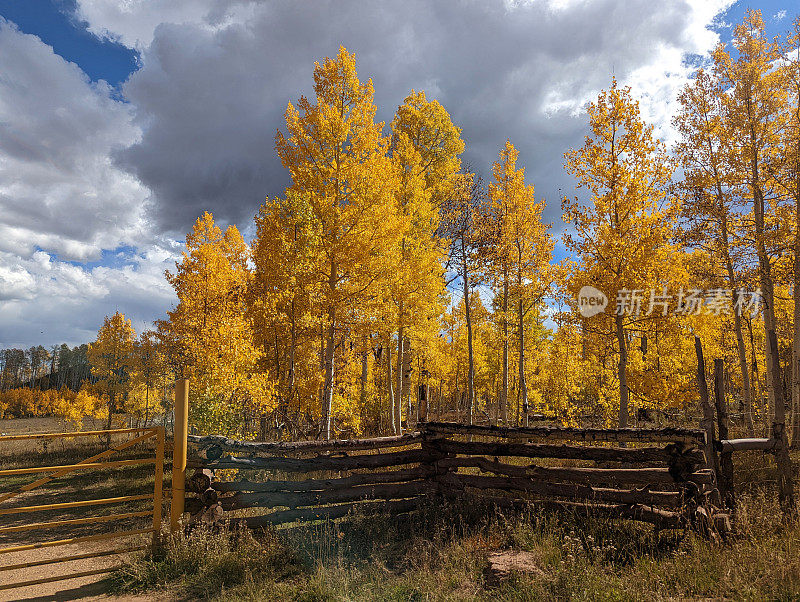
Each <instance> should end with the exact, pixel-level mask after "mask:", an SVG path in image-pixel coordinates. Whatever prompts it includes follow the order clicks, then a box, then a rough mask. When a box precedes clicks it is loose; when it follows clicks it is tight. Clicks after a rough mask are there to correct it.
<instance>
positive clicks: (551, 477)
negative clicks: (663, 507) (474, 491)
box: [436, 457, 711, 485]
mask: <svg viewBox="0 0 800 602" xmlns="http://www.w3.org/2000/svg"><path fill="white" fill-rule="evenodd" d="M436 466H437V467H440V468H469V467H474V468H479V469H481V470H483V471H484V472H493V473H496V474H501V475H504V476H508V477H520V478H526V479H533V480H537V481H551V482H553V481H558V482H567V483H586V484H592V485H604V484H612V483H614V484H616V483H630V484H635V485H651V484H655V483H670V484H674V483H675V479H674V477H673V475H672V474H671V473H670V471H669V469H667V468H562V467H550V466H513V465H511V464H504V463H502V462H497V461H491V460H488V459H486V458H480V457H471V458H442V459H441V460H438V461H437V462H436ZM688 480H691V481H692V482H695V483H703V484H705V483H710V482H711V476H710V474H709V473H708V472H702V471H698V472H695V473H692V474H691V475H688Z"/></svg>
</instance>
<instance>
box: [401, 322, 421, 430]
mask: <svg viewBox="0 0 800 602" xmlns="http://www.w3.org/2000/svg"><path fill="white" fill-rule="evenodd" d="M402 363H403V387H402V388H401V389H400V399H405V400H406V423H407V425H411V418H412V416H413V415H414V412H413V411H412V408H411V405H412V404H411V400H412V395H411V341H410V340H409V338H408V335H407V334H405V333H404V334H403V362H402ZM417 411H419V404H418V405H417ZM414 422H415V423H416V418H415V419H414ZM409 428H410V426H409Z"/></svg>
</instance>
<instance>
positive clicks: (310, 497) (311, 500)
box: [221, 481, 432, 511]
mask: <svg viewBox="0 0 800 602" xmlns="http://www.w3.org/2000/svg"><path fill="white" fill-rule="evenodd" d="M431 489H432V487H431V484H430V483H429V482H428V481H411V482H409V483H391V484H384V485H366V486H361V487H346V488H344V489H331V490H329V491H303V492H273V493H262V492H258V493H241V492H240V493H236V494H235V495H233V496H231V497H224V498H222V499H221V503H222V507H223V508H224V509H225V510H226V511H227V510H238V509H240V508H254V507H274V506H286V507H287V508H296V507H298V506H316V505H322V504H334V503H338V502H356V501H360V500H368V499H380V500H396V499H400V498H409V497H416V496H419V495H422V494H424V493H429V492H430V491H431Z"/></svg>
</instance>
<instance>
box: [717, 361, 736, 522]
mask: <svg viewBox="0 0 800 602" xmlns="http://www.w3.org/2000/svg"><path fill="white" fill-rule="evenodd" d="M714 401H715V403H716V406H717V427H718V430H719V440H720V441H722V440H724V439H728V438H729V434H728V433H729V431H728V402H727V399H726V398H725V367H724V364H723V361H722V360H721V359H715V360H714ZM732 455H733V454H732V453H731V452H720V459H719V464H720V466H719V468H720V472H719V481H718V485H719V492H720V495H721V496H722V501H723V502H725V505H726V506H727V507H728V508H733V506H734V502H735V499H734V490H733V458H732Z"/></svg>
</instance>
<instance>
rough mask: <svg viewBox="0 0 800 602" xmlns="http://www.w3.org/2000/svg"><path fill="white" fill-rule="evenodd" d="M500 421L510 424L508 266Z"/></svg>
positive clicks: (504, 304)
mask: <svg viewBox="0 0 800 602" xmlns="http://www.w3.org/2000/svg"><path fill="white" fill-rule="evenodd" d="M500 420H502V421H503V424H506V423H507V422H508V266H504V268H503V387H502V389H500Z"/></svg>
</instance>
